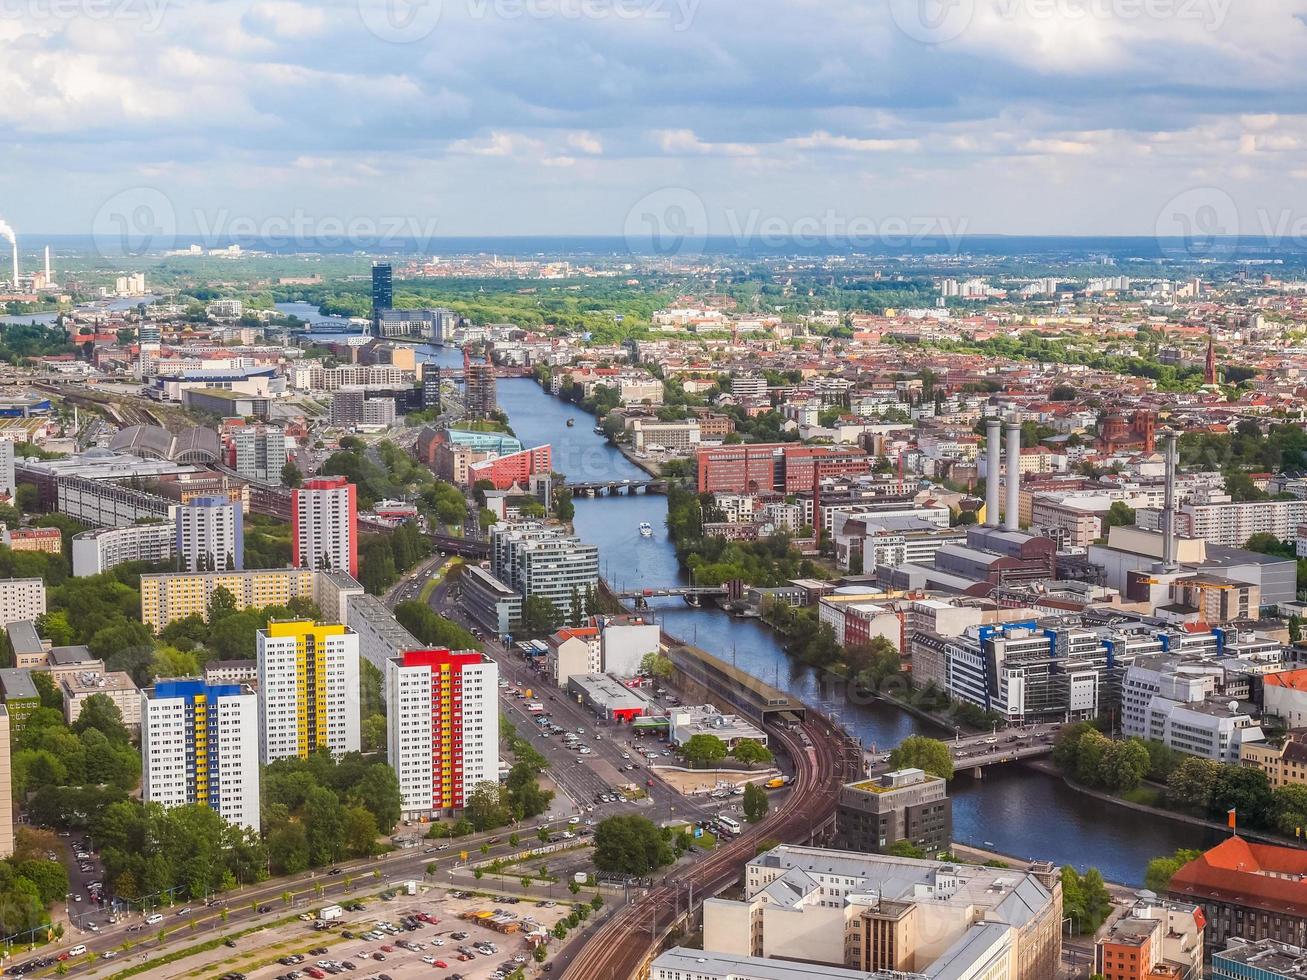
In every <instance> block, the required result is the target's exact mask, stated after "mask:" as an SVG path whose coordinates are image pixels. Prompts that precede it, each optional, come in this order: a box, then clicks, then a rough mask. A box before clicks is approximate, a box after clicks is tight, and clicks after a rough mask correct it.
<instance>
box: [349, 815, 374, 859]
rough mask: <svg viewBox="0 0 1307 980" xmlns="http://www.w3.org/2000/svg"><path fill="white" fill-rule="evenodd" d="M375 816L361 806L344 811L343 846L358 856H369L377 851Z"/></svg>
mask: <svg viewBox="0 0 1307 980" xmlns="http://www.w3.org/2000/svg"><path fill="white" fill-rule="evenodd" d="M378 836H380V833H379V831H378V829H377V818H376V817H374V816H373V815H372V811H371V810H369V809H367V808H366V807H362V806H352V807H350V808H349V809H347V810H346V811H345V846H346V847H347V848H349V851H350V853H351V854H354V855H356V856H358V857H371V856H372V855H373V854H375V853H376V851H377V837H378Z"/></svg>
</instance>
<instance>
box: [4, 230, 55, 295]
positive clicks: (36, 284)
mask: <svg viewBox="0 0 1307 980" xmlns="http://www.w3.org/2000/svg"><path fill="white" fill-rule="evenodd" d="M0 239H4V241H5V242H7V243H8V244H9V254H10V275H9V280H8V284H9V292H11V293H23V292H32V293H35V292H39V291H41V290H43V289H51V288H53V287H54V272H53V270H52V269H51V263H50V246H49V245H46V246H45V249H44V259H45V263H44V272H40V271H34V272H32V273H31V274H30V275H29V276H27V280H26V281H25V282H24V281H23V276H22V270H21V269H20V268H19V265H18V235H17V234H16V233H15V232H14V228H13V226H12V225H11V224H9V222H7V221H5V220H4V219H3V218H0Z"/></svg>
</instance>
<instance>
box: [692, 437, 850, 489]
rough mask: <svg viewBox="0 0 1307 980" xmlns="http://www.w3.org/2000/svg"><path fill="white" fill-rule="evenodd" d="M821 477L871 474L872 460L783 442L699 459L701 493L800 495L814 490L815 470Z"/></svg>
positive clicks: (718, 450)
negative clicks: (818, 468)
mask: <svg viewBox="0 0 1307 980" xmlns="http://www.w3.org/2000/svg"><path fill="white" fill-rule="evenodd" d="M818 460H820V461H821V473H822V476H852V475H856V474H859V473H869V472H870V471H871V466H872V458H871V457H870V456H868V455H867V454H866V453H865V452H864V451H862V450H861V449H836V448H833V447H830V446H800V445H797V444H792V443H784V442H779V443H776V442H763V443H753V444H750V445H738V446H719V447H715V448H710V449H700V450H699V452H698V454H697V455H696V462H697V464H698V484H699V492H700V493H719V492H720V493H759V492H766V491H779V492H782V493H798V492H803V491H811V490H812V482H813V467H814V466H815V465H816V462H817V461H818Z"/></svg>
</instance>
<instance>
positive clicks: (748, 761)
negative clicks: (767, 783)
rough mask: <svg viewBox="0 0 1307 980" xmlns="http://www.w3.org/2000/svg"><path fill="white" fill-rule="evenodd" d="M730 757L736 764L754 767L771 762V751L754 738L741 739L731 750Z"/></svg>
mask: <svg viewBox="0 0 1307 980" xmlns="http://www.w3.org/2000/svg"><path fill="white" fill-rule="evenodd" d="M731 756H732V757H733V758H734V759H735V761H736V762H742V763H744V764H745V765H746V766H756V765H761V764H763V763H767V762H771V761H772V758H773V756H772V754H771V750H770V749H768V748H767V746H765V745H763V744H762V743H761V742H759V741H758V740H757V739H754V738H742V739H740V740H739V741H738V742H736V743H735V746H734V747H733V748H732V749H731Z"/></svg>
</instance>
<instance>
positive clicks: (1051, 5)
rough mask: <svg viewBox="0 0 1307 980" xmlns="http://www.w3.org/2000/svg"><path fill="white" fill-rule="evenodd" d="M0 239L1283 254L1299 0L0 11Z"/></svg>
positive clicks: (141, 0)
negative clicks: (6, 227) (823, 242)
mask: <svg viewBox="0 0 1307 980" xmlns="http://www.w3.org/2000/svg"><path fill="white" fill-rule="evenodd" d="M0 65H2V66H3V70H0V133H4V134H5V136H6V138H5V139H4V140H3V142H2V143H0V218H2V219H5V220H7V221H8V223H9V224H10V225H12V226H13V227H14V228H15V230H16V231H17V232H18V233H19V236H20V238H21V236H22V235H23V234H24V233H29V234H40V233H57V234H108V233H111V232H113V231H114V230H115V229H119V230H120V229H122V228H128V229H131V228H136V227H140V228H142V229H146V230H162V231H164V232H167V233H175V234H176V235H177V236H179V237H185V236H188V235H207V236H210V237H226V236H227V235H231V234H249V233H253V234H256V235H259V234H265V233H267V234H277V233H283V234H285V235H288V236H290V237H295V236H305V237H309V236H312V235H316V234H327V235H329V234H331V233H333V232H337V233H339V234H342V235H344V236H347V237H348V236H353V235H366V234H368V233H375V234H376V235H378V236H380V237H385V236H386V235H395V236H398V235H407V236H408V237H413V238H419V239H420V238H423V237H434V236H444V235H519V234H523V235H525V234H549V235H553V234H557V235H568V234H578V235H580V234H604V235H622V234H625V235H627V236H628V237H629V236H631V235H637V234H645V233H655V234H657V233H663V232H669V231H670V232H675V233H681V232H686V231H688V232H689V233H690V234H696V233H699V234H705V233H706V234H718V235H730V236H735V237H741V236H750V235H752V236H760V235H761V236H773V237H785V236H804V235H808V236H815V237H817V238H820V237H822V236H836V237H838V236H840V235H848V236H850V237H853V238H855V239H857V238H859V237H862V236H865V237H868V238H873V239H874V238H876V237H877V236H893V235H900V236H912V235H917V234H935V235H943V236H945V237H948V236H954V235H959V234H1074V235H1107V234H1122V235H1144V236H1153V235H1159V234H1163V235H1165V234H1188V233H1189V232H1190V230H1192V229H1195V228H1196V229H1198V230H1199V231H1203V232H1211V233H1242V234H1255V235H1270V236H1272V237H1278V238H1284V237H1292V238H1294V240H1295V241H1307V182H1305V181H1307V157H1304V154H1303V149H1304V147H1307V115H1305V113H1307V78H1304V76H1305V75H1307V0H1241V2H1239V3H1238V5H1237V6H1236V5H1235V0H317V2H306V3H298V2H294V0H270V2H254V0H248V2H238V0H0Z"/></svg>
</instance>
